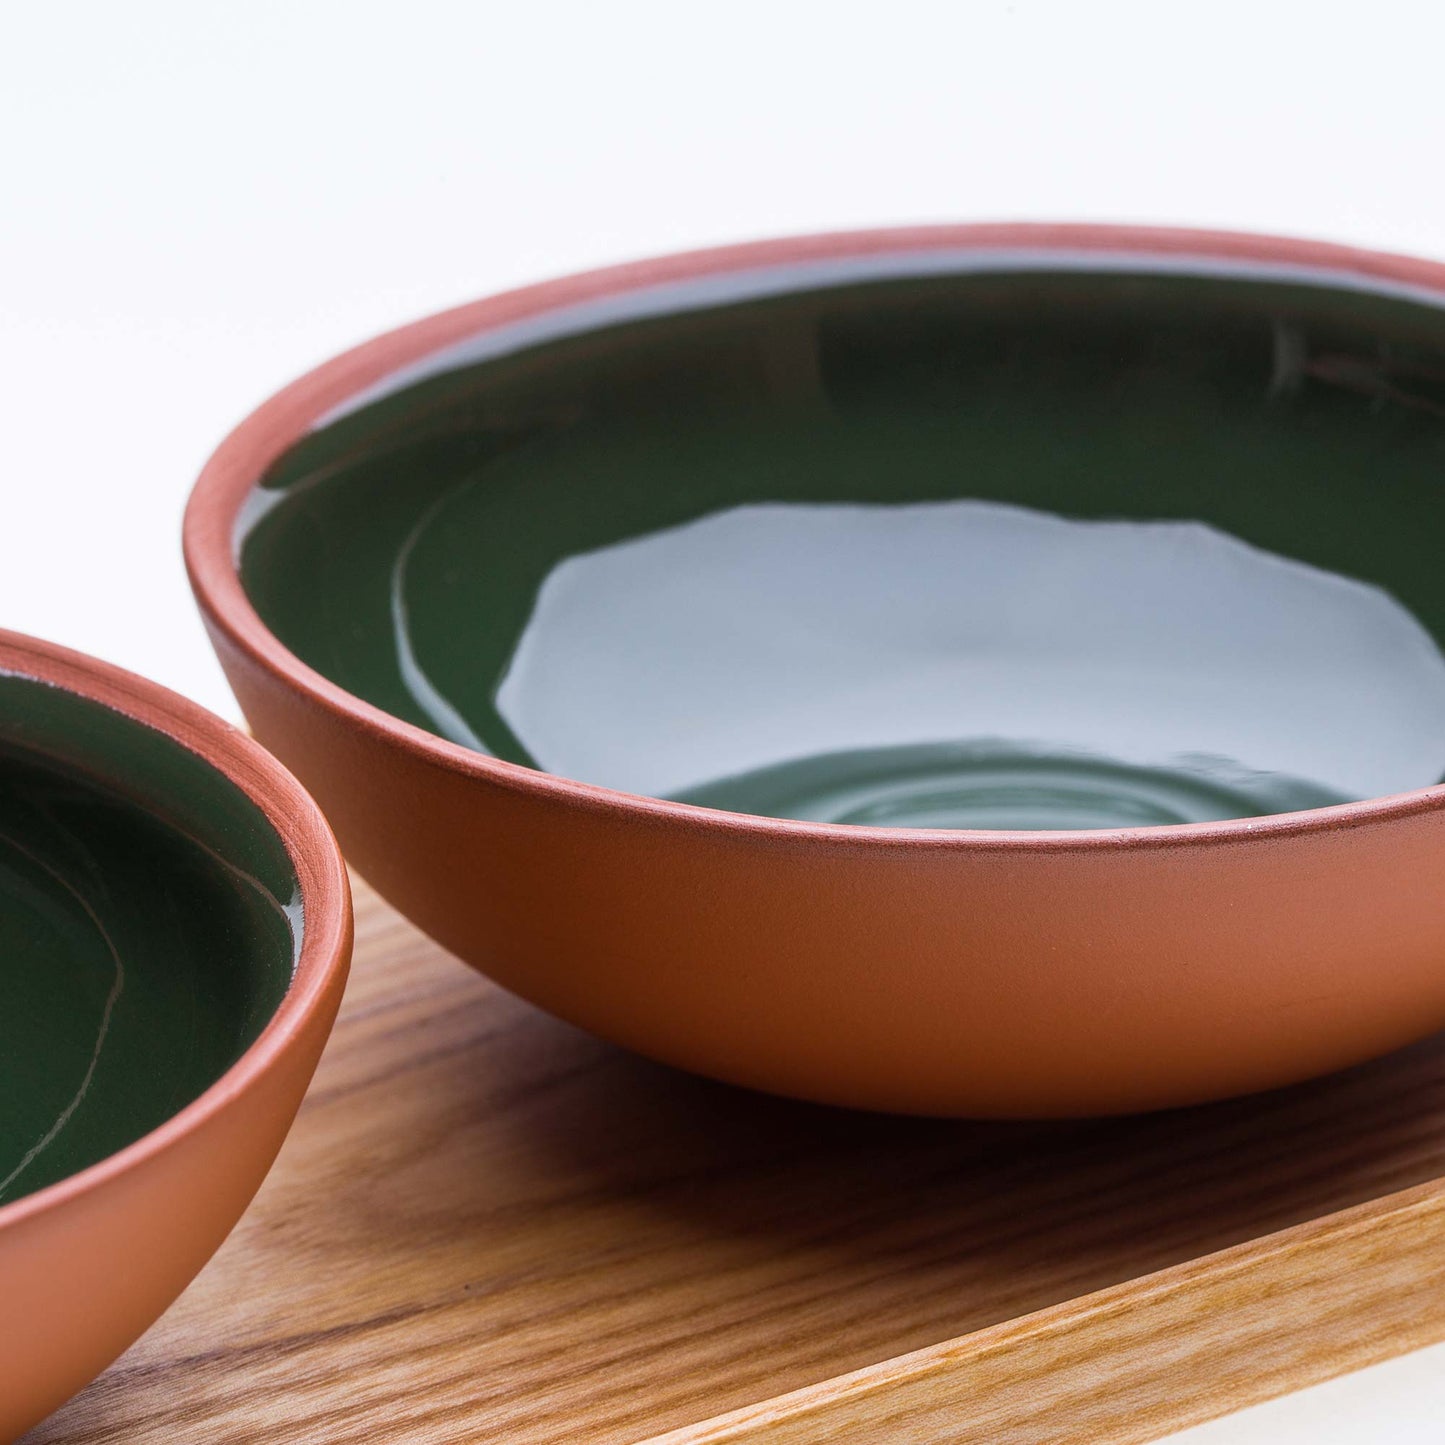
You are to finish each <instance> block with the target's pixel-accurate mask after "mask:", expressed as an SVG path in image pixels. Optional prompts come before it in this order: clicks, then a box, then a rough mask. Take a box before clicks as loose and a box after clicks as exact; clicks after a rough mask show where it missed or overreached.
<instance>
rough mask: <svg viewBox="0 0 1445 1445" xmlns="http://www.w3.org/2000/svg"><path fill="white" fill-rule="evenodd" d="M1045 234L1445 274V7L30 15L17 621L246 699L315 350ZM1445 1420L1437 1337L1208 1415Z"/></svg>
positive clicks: (1440, 1433) (13, 470)
mask: <svg viewBox="0 0 1445 1445" xmlns="http://www.w3.org/2000/svg"><path fill="white" fill-rule="evenodd" d="M1035 217H1038V218H1074V219H1098V220H1127V221H1165V222H1180V223H1190V224H1202V225H1214V226H1235V227H1241V228H1248V229H1258V230H1276V231H1283V232H1292V233H1296V234H1306V235H1314V236H1320V237H1326V238H1330V239H1337V240H1345V241H1352V242H1356V243H1360V244H1364V245H1372V246H1378V247H1383V248H1393V249H1397V250H1406V251H1415V252H1421V253H1425V254H1431V255H1435V256H1440V257H1445V6H1441V5H1440V4H1437V3H1434V0H1419V3H1415V4H1409V3H1374V4H1368V5H1366V4H1340V3H1335V0H1314V3H1275V4H1270V3H1268V0H1254V3H1250V4H1241V3H1233V0H1211V3H1208V4H1201V3H1191V4H1186V3H1178V0H1176V3H1160V0H1154V3H1138V4H1122V3H1103V0H1056V3H1038V0H1035V3H1030V0H1018V3H1015V4H1003V3H974V4H969V3H965V0H954V3H935V4H917V3H907V0H874V3H872V4H867V5H862V4H848V3H844V0H835V3H831V4H826V3H810V4H788V3H786V0H770V3H766V4H755V3H749V0H729V3H727V4H725V5H708V4H698V3H694V4H686V3H677V0H672V3H667V4H652V5H644V4H635V3H633V4H629V3H614V0H592V3H589V4H568V5H558V4H546V3H538V0H510V3H507V4H505V5H500V4H488V3H471V4H460V3H457V4H439V3H418V0H411V3H407V4H397V5H391V6H381V5H372V4H365V3H358V0H353V3H349V4H316V3H311V4H307V3H298V0H293V3H288V4H274V3H263V0H246V3H243V4H232V5H225V6H222V5H219V4H210V3H197V0H192V3H186V4H181V3H175V4H156V3H140V0H129V3H126V4H123V5H119V4H101V3H98V0H97V3H89V4H86V3H81V4H68V5H67V4H61V3H53V4H30V5H25V6H15V7H12V8H11V9H10V10H9V11H7V12H6V13H5V15H4V24H3V27H0V399H3V400H0V405H3V443H0V501H3V508H0V625H4V626H8V627H13V628H17V629H19V630H21V631H27V632H33V633H37V634H40V635H42V636H45V637H50V638H54V639H56V640H59V641H63V642H66V643H68V644H70V645H72V646H75V647H79V648H81V649H83V650H86V651H90V652H95V653H98V654H100V655H101V656H103V657H107V658H110V659H112V660H113V661H116V662H119V663H122V664H124V665H126V666H128V667H131V668H134V669H135V670H137V671H140V672H143V673H146V674H148V675H150V676H152V677H155V678H157V679H159V680H161V681H163V682H166V683H168V684H169V685H170V686H172V687H175V688H177V689H179V690H180V691H182V692H186V693H189V694H190V695H191V696H193V697H195V698H197V699H199V700H200V701H202V702H204V703H206V704H208V705H209V706H211V707H213V708H215V709H217V710H219V711H221V712H224V713H226V714H228V715H230V716H233V717H234V716H235V715H236V714H235V708H234V705H233V703H232V702H231V699H230V696H229V694H228V693H227V691H226V688H225V684H224V682H223V680H222V678H221V675H220V672H219V670H218V668H217V667H216V666H215V664H214V663H213V661H212V660H211V657H210V654H209V652H208V650H207V648H206V644H205V641H204V637H203V635H202V632H201V629H200V626H199V624H198V623H197V622H196V621H195V619H194V615H193V612H192V608H191V604H190V599H189V594H188V592H187V589H186V586H185V579H184V574H183V571H182V568H181V564H180V558H179V548H178V543H177V533H178V527H179V519H180V511H181V507H182V503H183V501H184V498H185V494H186V490H187V487H188V485H189V482H190V479H191V478H192V476H193V475H194V473H195V472H196V470H197V468H198V467H199V465H200V463H201V462H202V460H203V459H204V457H205V455H206V453H207V451H208V450H209V449H210V448H211V447H212V446H213V445H214V444H215V443H216V442H217V441H218V440H219V439H220V437H221V436H222V435H223V434H224V432H225V431H226V430H227V429H228V428H229V427H230V426H231V425H232V424H234V422H236V421H237V420H238V419H239V418H240V417H241V416H242V415H243V414H244V413H245V412H246V411H247V410H248V409H249V408H250V407H251V406H253V405H254V404H255V403H256V402H258V401H260V400H261V399H262V398H263V397H264V396H265V395H266V394H267V393H268V392H269V391H271V390H273V389H274V388H275V387H277V386H278V385H280V384H281V383H283V382H285V381H287V380H288V379H290V378H291V377H292V376H294V375H295V374H296V373H298V372H299V371H302V370H304V369H305V368H307V367H309V366H311V365H312V364H314V363H316V362H318V361H320V360H322V359H324V358H325V357H326V356H327V355H328V354H330V353H332V352H334V351H336V350H338V349H340V348H341V347H344V346H346V345H349V344H350V343H352V342H354V341H357V340H360V339H362V338H363V337H365V336H366V335H368V334H369V333H371V332H374V331H377V330H380V329H383V328H385V327H389V326H391V325H394V324H396V323H398V322H401V321H403V320H406V319H408V318H410V317H412V316H414V315H417V314H419V313H422V312H425V311H428V310H433V309H436V308H439V307H442V306H446V305H449V304H451V303H454V302H457V301H461V300H464V299H467V298H469V297H471V296H474V295H478V294H481V293H485V292H488V291H493V290H497V289H499V288H502V287H506V286H510V285H513V284H517V283H520V282H524V281H530V280H534V279H538V278H541V277H544V276H547V275H550V274H555V273H557V272H561V271H567V270H573V269H577V268H580V267H585V266H591V265H595V264H600V263H605V262H609V261H614V260H620V259H625V258H629V257H632V256H636V255H642V254H647V253H651V252H657V251H664V250H671V249H676V248H680V247H687V246H695V245H702V244H708V243H712V242H718V241H726V240H734V239H741V238H746V237H752V236H756V235H765V234H770V233H779V232H788V231H799V230H819V229H827V228H831V227H841V226H860V225H874V224H879V223H890V222H912V221H933V220H971V219H1010V218H1035ZM1442 1437H1445V1348H1442V1349H1441V1350H1439V1351H1434V1352H1426V1353H1423V1354H1420V1355H1416V1356H1413V1357H1410V1358H1408V1359H1406V1360H1402V1361H1398V1362H1396V1363H1394V1364H1392V1365H1387V1366H1384V1367H1381V1368H1379V1369H1377V1370H1375V1371H1371V1372H1365V1373H1363V1374H1360V1375H1356V1376H1353V1377H1350V1378H1348V1379H1345V1380H1342V1381H1339V1382H1337V1383H1335V1384H1333V1385H1330V1386H1326V1387H1323V1388H1322V1389H1319V1390H1316V1391H1312V1392H1307V1393H1305V1394H1303V1395H1299V1396H1295V1397H1292V1398H1290V1399H1287V1400H1285V1401H1281V1402H1277V1403H1275V1404H1272V1405H1269V1406H1265V1407H1261V1408H1259V1409H1257V1410H1255V1411H1252V1412H1249V1413H1247V1414H1245V1415H1242V1416H1238V1417H1235V1418H1233V1419H1230V1420H1226V1421H1222V1422H1219V1423H1216V1424H1214V1425H1211V1426H1206V1427H1204V1428H1203V1429H1201V1430H1200V1431H1198V1432H1195V1433H1194V1434H1193V1435H1191V1436H1190V1437H1189V1438H1190V1439H1191V1440H1192V1441H1194V1442H1195V1445H1226V1442H1233V1445H1243V1442H1255V1441H1259V1442H1263V1441H1271V1442H1278V1441H1281V1440H1299V1441H1309V1442H1311V1445H1331V1442H1343V1441H1351V1442H1372V1445H1375V1442H1404V1441H1412V1442H1413V1441H1420V1442H1424V1441H1427V1440H1428V1441H1431V1442H1437V1441H1439V1440H1440V1439H1441V1438H1442ZM1181 1438H1183V1437H1181Z"/></svg>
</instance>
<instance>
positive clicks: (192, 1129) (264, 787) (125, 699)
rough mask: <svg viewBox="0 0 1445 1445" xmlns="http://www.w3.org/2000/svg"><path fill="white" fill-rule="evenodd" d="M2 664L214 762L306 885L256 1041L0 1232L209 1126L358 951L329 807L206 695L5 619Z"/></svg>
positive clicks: (311, 1014)
mask: <svg viewBox="0 0 1445 1445" xmlns="http://www.w3.org/2000/svg"><path fill="white" fill-rule="evenodd" d="M0 674H3V675H7V676H12V677H21V678H28V679H32V680H34V681H35V682H38V683H40V684H42V685H46V686H50V687H58V688H61V689H63V690H64V691H66V692H69V693H72V694H74V695H76V696H78V697H82V698H85V699H87V700H89V701H91V702H94V703H97V704H99V705H100V706H102V707H104V708H108V709H110V710H111V711H113V712H116V713H119V714H121V715H122V716H124V717H128V718H130V719H131V720H132V721H134V722H138V723H140V724H141V725H142V726H144V727H148V728H150V729H152V730H153V731H155V732H158V733H161V734H163V735H164V736H166V737H168V738H170V739H171V740H172V741H173V742H175V743H176V744H178V745H179V746H180V747H182V748H184V749H185V750H186V751H187V752H190V753H192V754H194V755H196V756H197V757H199V758H200V759H201V760H202V761H203V762H205V763H207V764H209V765H210V766H211V767H212V768H214V769H215V770H216V771H217V772H218V773H220V774H221V775H222V776H223V777H224V778H226V779H227V781H229V782H230V783H231V784H232V785H233V786H234V787H236V788H237V789H238V790H239V791H240V792H241V793H243V794H244V795H245V796H246V797H247V798H248V799H249V800H250V801H251V803H252V804H253V805H254V806H255V807H256V808H257V809H258V810H259V811H260V813H261V814H262V816H263V817H264V818H265V820H266V822H267V824H268V825H269V826H270V828H271V829H272V830H273V831H274V832H275V833H276V834H277V836H278V837H279V838H280V840H281V843H282V845H283V846H284V848H285V850H286V853H287V856H288V858H289V859H290V862H291V866H292V867H293V868H294V869H295V872H296V880H297V885H298V887H299V890H300V897H301V907H302V916H303V919H304V921H305V926H304V928H303V931H302V938H301V948H300V951H299V952H298V954H297V956H296V962H295V965H294V968H293V970H292V974H291V981H290V983H289V984H288V985H287V988H286V992H285V993H284V994H283V995H282V997H281V1001H280V1003H279V1004H278V1005H277V1006H276V1010H275V1012H274V1013H273V1014H272V1015H271V1017H270V1019H269V1020H268V1021H267V1022H266V1025H265V1027H264V1028H263V1029H262V1030H261V1032H260V1033H259V1034H258V1035H257V1036H256V1038H255V1039H253V1040H252V1042H251V1044H250V1045H249V1047H248V1048H247V1049H246V1050H245V1051H244V1052H243V1053H242V1054H241V1056H240V1057H239V1058H238V1059H237V1060H236V1061H235V1062H234V1063H233V1064H232V1065H231V1066H230V1068H228V1069H227V1070H226V1071H225V1073H223V1074H222V1075H221V1076H220V1077H219V1078H218V1079H216V1080H215V1081H214V1082H213V1083H212V1084H210V1085H209V1086H208V1087H207V1088H206V1089H205V1090H204V1091H203V1092H202V1093H201V1094H199V1095H198V1096H197V1097H196V1098H195V1099H193V1100H192V1101H191V1102H190V1103H189V1104H187V1105H185V1107H184V1108H181V1109H178V1110H177V1111H176V1112H175V1113H174V1114H172V1115H171V1116H170V1117H169V1118H167V1119H166V1120H164V1121H163V1122H162V1123H160V1124H158V1125H157V1126H156V1127H155V1128H154V1129H151V1130H150V1131H149V1132H147V1133H145V1134H142V1135H141V1136H140V1138H139V1139H135V1140H133V1141H132V1142H131V1143H129V1144H126V1145H125V1146H123V1147H122V1148H120V1149H117V1150H115V1151H114V1152H113V1153H110V1154H107V1155H105V1156H104V1157H103V1158H101V1159H99V1160H97V1161H96V1162H95V1163H94V1164H89V1165H87V1166H86V1167H85V1168H83V1169H78V1170H76V1171H75V1173H73V1174H67V1175H65V1177H64V1178H62V1179H58V1180H56V1181H55V1182H54V1183H53V1184H47V1185H45V1186H44V1187H43V1188H40V1189H37V1190H35V1191H34V1192H33V1193H30V1194H22V1195H21V1196H20V1197H19V1198H18V1199H13V1200H11V1201H10V1202H9V1203H8V1204H0V1234H3V1232H4V1231H6V1230H8V1229H12V1228H15V1227H17V1226H20V1225H23V1224H25V1223H26V1222H27V1221H29V1220H32V1219H34V1218H35V1217H36V1216H38V1215H41V1214H44V1213H47V1212H49V1211H50V1210H52V1209H58V1208H62V1207H64V1206H65V1205H68V1204H71V1203H74V1202H75V1201H77V1200H79V1199H81V1198H82V1197H84V1196H86V1195H89V1194H93V1193H95V1192H96V1191H97V1190H100V1189H104V1188H106V1187H107V1186H108V1185H110V1184H112V1183H114V1182H116V1181H117V1180H119V1179H121V1178H122V1177H123V1176H125V1175H127V1174H130V1173H132V1172H133V1171H135V1170H137V1169H140V1168H141V1167H143V1166H144V1165H146V1164H147V1163H149V1162H150V1161H151V1160H153V1159H155V1158H157V1157H158V1156H160V1155H162V1154H164V1153H166V1152H168V1151H169V1150H171V1149H173V1148H175V1147H176V1146H177V1145H179V1144H180V1143H182V1142H183V1141H184V1140H185V1139H187V1138H189V1137H190V1136H191V1135H193V1134H195V1133H196V1132H197V1131H198V1130H201V1129H203V1128H204V1127H205V1126H206V1125H207V1124H208V1123H209V1122H210V1121H211V1120H212V1119H213V1118H215V1117H216V1116H217V1115H218V1114H221V1113H222V1112H224V1111H225V1110H226V1109H228V1108H229V1107H230V1106H231V1105H232V1104H233V1103H235V1101H236V1100H237V1099H239V1098H240V1097H241V1096H242V1095H243V1094H245V1093H246V1092H247V1090H249V1089H250V1088H251V1087H252V1086H253V1085H254V1084H256V1083H257V1082H258V1081H259V1080H260V1079H261V1078H262V1077H263V1076H264V1075H266V1074H267V1073H268V1072H269V1071H270V1070H271V1069H272V1068H273V1067H275V1065H276V1064H277V1063H278V1062H280V1060H282V1059H283V1058H284V1057H285V1056H286V1055H287V1054H289V1053H290V1052H291V1051H292V1049H293V1048H294V1047H295V1046H296V1044H297V1042H298V1041H299V1037H300V1035H302V1034H303V1032H304V1031H305V1030H306V1029H307V1028H308V1027H309V1026H310V1024H311V1022H312V1020H313V1019H314V1018H315V1017H316V1015H317V1014H318V1013H321V1012H323V1011H324V1010H325V1009H326V1008H327V1007H328V1005H329V1004H330V1003H331V1001H332V1000H333V999H334V998H336V997H339V994H340V991H341V988H342V986H343V985H344V983H345V981H346V975H347V971H348V968H349V965H350V959H351V939H352V916H351V890H350V884H349V881H348V879H347V874H346V866H345V864H344V863H343V862H342V859H341V850H340V848H339V846H338V845H337V842H336V839H335V838H334V837H333V836H332V833H331V829H330V827H329V825H328V824H327V822H326V820H325V818H324V817H323V816H322V814H321V810H320V809H319V808H318V807H317V806H316V804H315V803H314V802H313V801H312V799H311V797H310V795H309V794H308V793H307V792H306V791H305V789H303V788H302V786H301V784H300V783H298V782H297V781H296V779H295V778H294V777H292V776H291V774H290V773H289V772H287V771H286V769H285V768H284V767H283V766H282V765H281V764H280V763H279V762H277V761H276V759H275V758H273V757H272V756H271V755H270V753H268V752H267V751H266V750H265V749H264V748H263V747H261V745H260V744H259V743H257V742H255V741H254V740H253V739H252V738H250V737H248V736H247V735H246V734H245V733H243V732H242V731H241V730H240V729H239V728H236V727H233V726H232V725H231V724H230V723H228V722H226V721H225V720H224V719H222V718H219V717H217V716H216V715H215V714H214V713H211V712H208V711H207V710H206V709H205V708H203V707H201V706H200V705H199V704H198V703H194V702H191V701H190V700H189V699H188V698H185V697H182V696H181V695H180V694H178V693H175V692H172V691H171V690H170V689H169V688H166V687H162V686H161V685H160V684H159V683H155V682H151V681H149V680H147V679H146V678H143V677H139V676H137V675H136V674H135V673H132V672H127V671H125V670H124V669H123V668H119V667H116V666H114V665H112V664H111V663H108V662H102V661H100V660H99V659H98V658H93V657H89V656H87V655H86V654H84V653H80V652H75V651H72V650H71V649H70V648H67V647H61V646H59V645H58V644H56V643H52V642H44V641H42V640H40V639H39V638H34V637H29V636H26V635H25V634H23V633H18V632H11V631H8V630H5V629H3V628H0Z"/></svg>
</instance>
